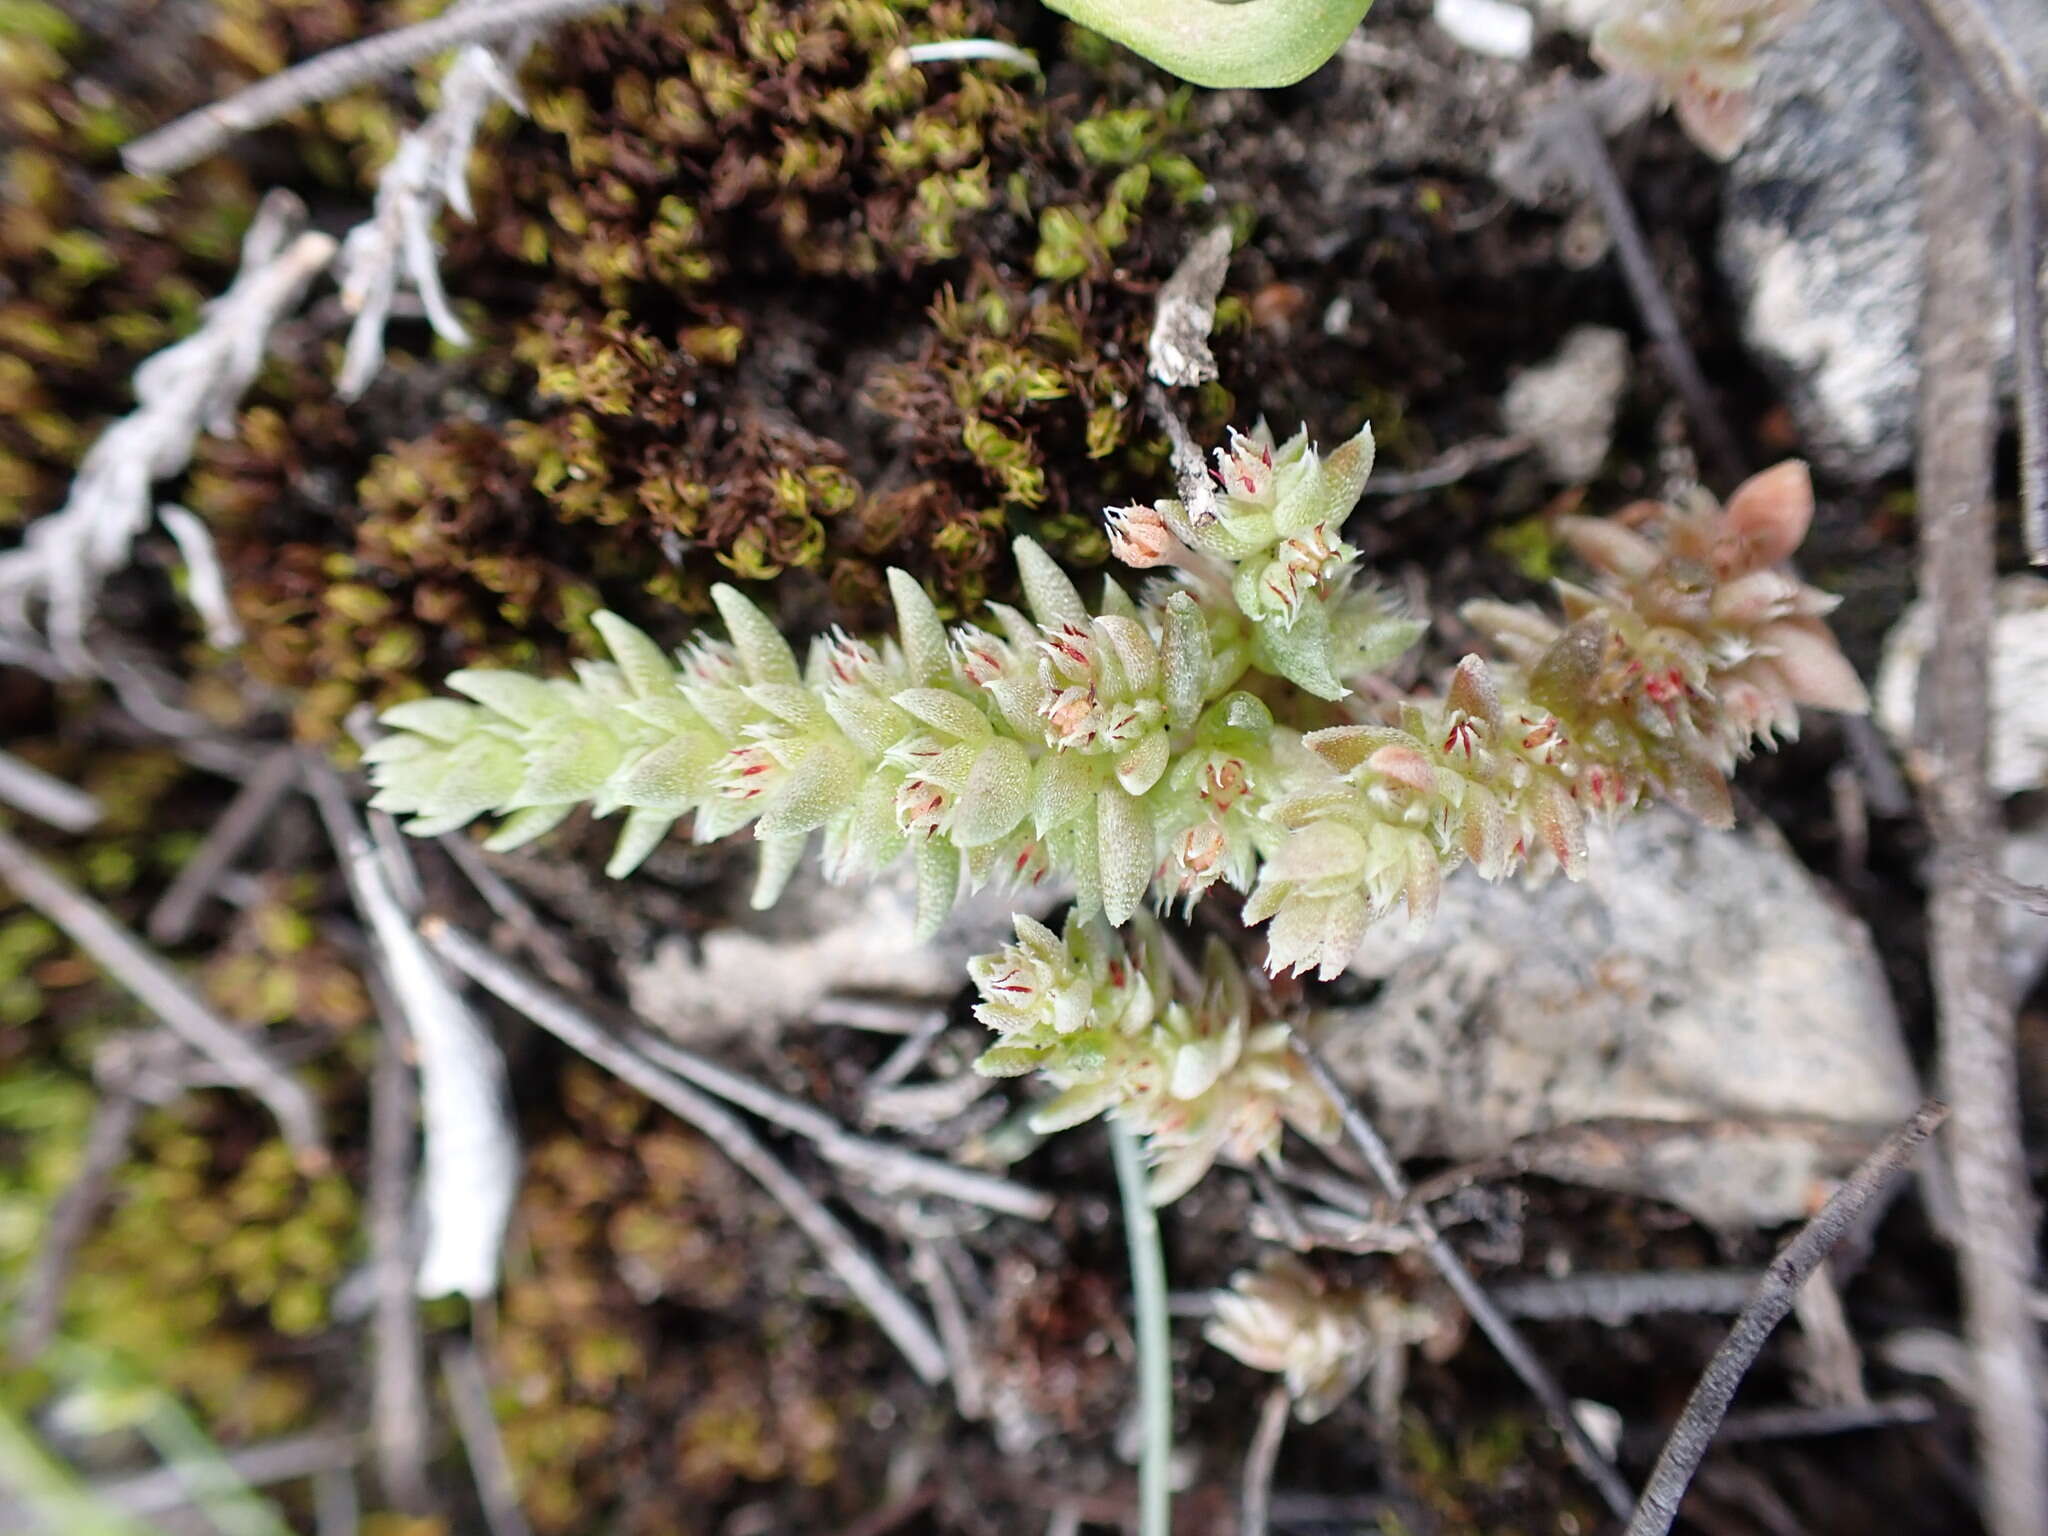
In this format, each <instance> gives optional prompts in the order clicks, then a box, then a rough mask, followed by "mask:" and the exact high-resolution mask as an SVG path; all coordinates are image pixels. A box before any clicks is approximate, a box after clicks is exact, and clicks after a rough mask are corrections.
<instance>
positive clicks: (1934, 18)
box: [1885, 0, 2048, 565]
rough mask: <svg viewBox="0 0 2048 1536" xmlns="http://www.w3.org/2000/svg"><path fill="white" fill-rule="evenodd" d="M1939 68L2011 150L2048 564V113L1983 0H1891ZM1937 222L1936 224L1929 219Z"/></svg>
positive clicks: (2033, 547)
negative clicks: (2047, 248) (2044, 321)
mask: <svg viewBox="0 0 2048 1536" xmlns="http://www.w3.org/2000/svg"><path fill="white" fill-rule="evenodd" d="M1885 8H1886V9H1887V10H1888V11H1889V12H1890V13H1891V15H1892V18H1893V19H1894V20H1895V21H1897V22H1898V23H1899V25H1900V26H1901V27H1902V28H1903V29H1904V30H1905V32H1906V33H1907V35H1908V36H1909V37H1911V38H1912V40H1913V45H1914V48H1915V50H1916V51H1917V52H1918V53H1919V55H1920V58H1921V60H1922V62H1923V63H1924V64H1925V65H1926V66H1927V68H1928V70H1929V71H1930V73H1931V74H1933V75H1934V76H1936V77H1938V78H1939V80H1940V81H1941V84H1942V85H1943V86H1944V87H1945V88H1946V89H1947V91H1948V92H1949V94H1950V95H1951V96H1952V97H1953V99H1954V101H1955V103H1956V105H1957V106H1959V107H1961V108H1962V109H1963V111H1964V112H1965V113H1966V114H1967V115H1968V117H1969V119H1970V124H1971V126H1972V127H1973V128H1974V129H1975V130H1976V132H1977V136H1978V138H1979V139H1981V140H1982V141H1983V143H1984V145H1985V146H1986V147H1987V148H1990V149H2000V148H2002V149H2003V150H2004V151H2005V154H2006V161H2005V172H2006V188H2007V194H2008V198H2009V206H2008V208H2007V223H2006V244H2007V254H2008V261H2009V265H2010V267H2011V277H2012V283H2013V293H2012V301H2013V351H2014V357H2015V359H2016V364H2017V368H2016V373H2017V383H2018V386H2019V388H2018V391H2017V394H2018V409H2019V427H2020V528H2021V531H2022V533H2023V534H2024V536H2025V539H2026V546H2027V558H2028V559H2029V560H2031V561H2032V562H2033V563H2034V564H2035V565H2042V564H2048V360H2044V357H2043V348H2044V347H2048V340H2044V338H2043V336H2042V331H2041V278H2042V259H2043V253H2042V221H2041V171H2042V163H2043V160H2044V158H2048V115H2044V113H2043V110H2042V108H2041V107H2040V105H2039V104H2038V103H2037V102H2036V101H2035V99H2034V91H2033V86H2032V83H2031V82H2030V81H2029V79H2028V78H2027V70H2026V66H2025V65H2024V64H2023V63H2022V62H2021V61H2020V58H2019V56H2018V54H2016V53H2015V52H2014V51H2013V48H2012V46H2011V44H2010V42H2009V41H2008V40H2007V39H2006V36H2005V33H2004V30H2003V28H2002V27H2001V25H2000V23H1999V20H1998V18H1997V16H1996V15H1994V14H1993V13H1992V12H1991V11H1990V10H1988V9H1987V8H1986V7H1985V6H1984V5H1983V3H1982V0H1885ZM1930 227H1932V226H1930Z"/></svg>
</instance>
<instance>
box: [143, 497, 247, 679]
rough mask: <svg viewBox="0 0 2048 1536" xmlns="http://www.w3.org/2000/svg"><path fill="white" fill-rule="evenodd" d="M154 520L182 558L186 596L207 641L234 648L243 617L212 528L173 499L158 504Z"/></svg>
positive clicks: (238, 641)
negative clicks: (237, 612) (231, 593)
mask: <svg viewBox="0 0 2048 1536" xmlns="http://www.w3.org/2000/svg"><path fill="white" fill-rule="evenodd" d="M156 520H157V521H158V522H160V523H162V524H163V525H164V532H165V533H168V534H169V535H170V536H171V542H172V543H173V544H175V545H177V546H178V554H179V556H180V557H181V558H182V559H183V560H184V562H185V600H186V601H187V602H189V603H190V604H191V605H192V611H193V612H194V613H196V614H198V615H199V622H200V623H201V624H203V625H205V626H206V643H207V644H208V645H210V646H212V647H213V648H214V649H215V650H217V651H231V650H233V649H234V648H235V647H236V646H238V645H240V644H241V643H242V621H241V620H240V619H238V618H236V617H235V605H234V602H233V600H232V599H230V598H229V597H228V578H227V572H225V571H223V570H222V569H221V564H220V550H219V548H218V547H217V546H216V545H215V544H214V542H213V534H212V532H211V531H210V530H209V529H208V528H207V526H206V524H205V523H204V522H203V521H201V519H200V517H199V514H198V513H196V512H192V511H189V510H188V509H186V508H184V507H181V506H179V505H178V504H177V503H176V502H166V503H164V505H162V506H160V507H158V508H157V509H156Z"/></svg>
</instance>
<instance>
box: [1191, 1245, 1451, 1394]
mask: <svg viewBox="0 0 2048 1536" xmlns="http://www.w3.org/2000/svg"><path fill="white" fill-rule="evenodd" d="M1215 1306H1216V1310H1215V1315H1214V1316H1213V1317H1212V1318H1211V1319H1210V1321H1209V1325H1208V1327H1207V1328H1205V1329H1204V1330H1203V1336H1204V1337H1205V1338H1207V1339H1208V1341H1209V1342H1210V1343H1211V1344H1213V1345H1215V1346H1216V1347H1217V1348H1218V1349H1220V1350H1222V1351H1223V1352H1224V1353H1225V1354H1228V1355H1232V1356H1235V1357H1236V1358H1237V1359H1239V1360H1241V1361H1243V1362H1244V1363H1245V1364H1246V1365H1248V1366H1250V1367H1251V1368H1252V1369H1253V1370H1255V1371H1271V1372H1273V1373H1274V1374H1275V1375H1277V1376H1279V1377H1280V1378H1281V1380H1282V1381H1283V1382H1284V1383H1285V1384H1286V1387H1287V1395H1288V1396H1289V1397H1291V1398H1293V1399H1294V1416H1295V1417H1296V1418H1297V1419H1299V1420H1301V1422H1302V1423H1304V1424H1313V1423H1314V1422H1315V1421H1316V1420H1317V1419H1320V1418H1322V1417H1324V1416H1325V1415H1327V1414H1328V1413H1329V1412H1330V1410H1331V1409H1333V1408H1335V1407H1336V1406H1337V1405H1338V1404H1339V1403H1341V1402H1342V1401H1343V1400H1344V1399H1345V1398H1347V1397H1349V1396H1350V1395H1351V1392H1352V1389H1353V1388H1355V1387H1356V1386H1357V1385H1358V1384H1359V1382H1361V1381H1363V1380H1364V1379H1365V1378H1366V1376H1367V1375H1368V1374H1370V1373H1371V1372H1373V1371H1374V1370H1375V1369H1380V1368H1383V1367H1384V1365H1385V1363H1386V1362H1387V1361H1388V1360H1389V1359H1390V1358H1391V1357H1392V1356H1393V1355H1394V1354H1395V1353H1396V1352H1398V1351H1399V1350H1401V1349H1402V1348H1404V1347H1405V1346H1407V1345H1409V1344H1412V1343H1419V1342H1421V1341H1422V1340H1423V1339H1425V1338H1427V1337H1428V1336H1429V1334H1430V1333H1431V1332H1432V1331H1433V1329H1434V1327H1435V1321H1434V1319H1433V1318H1432V1317H1431V1316H1430V1314H1429V1312H1428V1311H1427V1310H1426V1309H1424V1308H1421V1307H1417V1306H1413V1305H1411V1304H1409V1303H1407V1302H1404V1301H1402V1300H1400V1299H1399V1298H1398V1297H1396V1296H1393V1295H1390V1294H1388V1293H1386V1292H1383V1291H1368V1290H1362V1289H1357V1288H1353V1287H1348V1286H1339V1285H1333V1284H1330V1283H1328V1282H1326V1281H1325V1280H1323V1279H1322V1278H1321V1277H1320V1276H1318V1275H1317V1274H1316V1273H1315V1272H1314V1271H1313V1270H1311V1269H1310V1268H1309V1267H1308V1266H1307V1265H1306V1264H1304V1263H1302V1261H1301V1260H1300V1259H1298V1258H1296V1257H1295V1256H1294V1255H1293V1254H1288V1253H1275V1254H1271V1255H1269V1256H1268V1257H1267V1259H1266V1261H1265V1263H1264V1264H1262V1265H1261V1266H1260V1267H1259V1268H1258V1269H1255V1270H1240V1271H1239V1272H1238V1273H1237V1274H1235V1275H1233V1276H1231V1280H1230V1289H1229V1290H1227V1291H1218V1292H1216V1295H1215Z"/></svg>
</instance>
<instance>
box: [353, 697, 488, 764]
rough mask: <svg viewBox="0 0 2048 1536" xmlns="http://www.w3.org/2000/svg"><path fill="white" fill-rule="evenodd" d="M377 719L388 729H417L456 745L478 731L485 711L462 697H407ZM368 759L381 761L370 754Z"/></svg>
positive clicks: (426, 734)
mask: <svg viewBox="0 0 2048 1536" xmlns="http://www.w3.org/2000/svg"><path fill="white" fill-rule="evenodd" d="M378 719H379V720H380V721H382V723H383V724H384V727H385V728H386V729H387V730H393V731H417V732H418V733H419V734H420V735H422V736H427V737H431V738H432V739H433V740H435V741H445V742H447V743H448V744H449V745H450V746H453V745H454V744H455V743H456V742H458V741H461V740H463V739H464V738H465V737H467V736H469V735H471V734H472V733H473V732H474V731H475V730H476V728H477V726H478V725H480V724H481V723H482V721H483V712H482V711H481V710H479V709H478V708H477V707H476V706H475V705H474V704H465V703H463V702H462V701H461V700H460V699H407V700H406V701H405V702H404V703H403V704H394V705H392V706H391V707H390V708H389V709H387V710H385V711H384V713H383V714H382V715H380V716H378ZM387 739H389V738H387ZM401 739H402V738H401ZM382 745H383V743H382V742H379V743H378V746H382ZM366 760H367V761H370V762H376V761H379V759H376V758H370V757H367V754H366Z"/></svg>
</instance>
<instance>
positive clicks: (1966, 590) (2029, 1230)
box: [1909, 92, 2048, 1536]
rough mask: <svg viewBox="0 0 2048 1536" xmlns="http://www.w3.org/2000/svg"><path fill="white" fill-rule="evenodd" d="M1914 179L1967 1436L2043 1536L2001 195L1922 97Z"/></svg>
mask: <svg viewBox="0 0 2048 1536" xmlns="http://www.w3.org/2000/svg"><path fill="white" fill-rule="evenodd" d="M1925 117H1926V122H1927V145H1928V150H1927V167H1926V170H1925V172H1924V174H1923V176H1922V188H1923V194H1922V195H1923V206H1924V214H1923V222H1924V227H1925V228H1926V229H1927V230H1929V231H1930V232H1931V233H1930V237H1929V239H1928V241H1927V293H1926V299H1925V306H1924V308H1923V310H1922V313H1921V319H1920V354H1921V385H1920V422H1919V465H1918V470H1917V480H1918V494H1919V506H1920V516H1919V529H1920V569H1921V590H1922V592H1923V593H1924V594H1925V597H1926V601H1927V603H1928V605H1929V607H1930V608H1931V609H1932V610H1933V612H1934V618H1935V623H1934V646H1933V649H1932V652H1931V653H1930V656H1929V660H1928V665H1929V668H1930V673H1929V683H1928V686H1927V687H1925V688H1923V689H1922V691H1921V696H1922V697H1923V698H1924V699H1926V700H1927V701H1928V702H1929V705H1930V706H1931V707H1929V708H1926V709H1924V710H1923V711H1922V713H1921V729H1922V730H1923V731H1924V732H1925V733H1926V740H1925V742H1924V743H1923V744H1922V745H1921V747H1920V749H1919V750H1918V751H1917V752H1916V753H1915V754H1914V759H1915V760H1913V761H1912V762H1910V764H1909V767H1910V768H1911V770H1912V773H1913V777H1914V778H1915V780H1916V781H1917V783H1918V787H1919V789H1920V791H1921V796H1922V803H1923V804H1924V806H1925V807H1926V810H1927V815H1928V820H1929V825H1930V829H1931V831H1932V833H1933V837H1934V858H1933V861H1932V866H1931V870H1930V884H1931V887H1932V890H1931V894H1930V896H1929V899H1928V915H1929V952H1930V960H1931V964H1932V969H1933V979H1934V989H1935V1021H1936V1026H1937V1029H1938V1031H1939V1038H1940V1055H1939V1068H1940V1078H1941V1083H1942V1086H1943V1089H1944V1091H1945V1092H1946V1093H1947V1094H1948V1096H1949V1098H1950V1099H1951V1101H1952V1102H1953V1103H1954V1105H1955V1118H1954V1121H1953V1123H1952V1125H1951V1126H1950V1129H1949V1133H1948V1136H1947V1137H1946V1147H1947V1151H1948V1153H1949V1155H1950V1158H1951V1160H1952V1163H1953V1166H1954V1170H1955V1184H1956V1194H1957V1200H1958V1204H1959V1208H1960V1211H1961V1215H1962V1223H1961V1234H1960V1236H1961V1244H1960V1246H1961V1255H1960V1257H1961V1268H1962V1279H1963V1303H1964V1305H1963V1320H1964V1331H1965V1335H1966V1337H1967V1338H1968V1340H1969V1343H1970V1348H1971V1351H1972V1354H1973V1356H1974V1357H1975V1361H1976V1371H1977V1391H1976V1394H1975V1407H1976V1429H1977V1440H1978V1448H1979V1453H1980V1455H1981V1456H1982V1458H1983V1461H1984V1468H1985V1478H1986V1483H1987V1505H1988V1507H1987V1509H1986V1520H1987V1524H1988V1525H1989V1526H1990V1527H1991V1529H1992V1530H1993V1531H1995V1532H1997V1533H1998V1536H2043V1533H2048V1429H2044V1423H2043V1417H2042V1412H2041V1405H2040V1402H2039V1400H2038V1397H2037V1395H2036V1392H2035V1387H2034V1383H2035V1382H2036V1381H2038V1380H2039V1379H2040V1373H2041V1364H2042V1356H2041V1346H2040V1338H2039V1335H2038V1333H2037V1332H2036V1330H2035V1327H2034V1325H2033V1322H2032V1321H2031V1319H2030V1318H2029V1317H2028V1315H2027V1292H2028V1289H2029V1287H2030V1286H2031V1284H2032V1280H2033V1268H2034V1262H2035V1241H2036V1237H2035V1234H2036V1213H2035V1209H2034V1202H2033V1194H2032V1190H2031V1188H2030V1186H2029V1184H2028V1180H2027V1174H2026V1158H2025V1149H2024V1144H2023V1141H2022V1137H2021V1129H2020V1117H2019V1091H2018V1082H2019V1075H2018V1064H2017V1061H2016V1058H2015V1046H2014V1023H2013V1005H2012V999H2011V997H2010V996H2009V994H2008V988H2007V984H2006V980H2005V975H2004V970H2003V966H2002V963H2001V959H2000V956H1999V951H1998V931H1999V928H1998V911H1997V907H1996V904H1995V901H1994V899H1993V898H1992V897H1991V896H1990V895H1989V894H1988V893H1987V892H1986V890H1985V889H1984V886H1983V883H1982V881H1981V880H1980V878H1979V877H1978V876H1977V875H1976V873H1975V872H1974V871H1975V869H1976V868H1977V866H1978V865H1979V864H1980V863H1981V862H1982V857H1983V850H1986V849H1989V848H1991V847H1993V846H1995V838H1996V835H1997V829H1998V810H1997V807H1996V806H1995V804H1994V803H1993V801H1992V798H1991V794H1990V790H1989V788H1988V786H1987V783H1986V777H1985V775H1986V765H1987V762H1988V759H1989V753H1990V730H1991V722H1992V720H1993V718H1994V715H1993V712H1992V703H1991V694H1990V677H1989V672H1990V665H1989V657H1990V649H1991V631H1992V622H1993V618H1994V615H1995V613H1996V611H1997V602H1996V590H1995V589H1996V581H1997V575H1996V547H1995V546H1996V527H1995V520H1996V511H1995V508H1994V505H1993V475H1992V462H1993V455H1994V452H1995V448H1996V441H1997V425H1998V409H1997V396H1996V380H1997V356H1996V352H1995V350H1994V347H1993V342H1992V327H1991V319H1992V311H1991V306H1990V303H1989V300H1988V296H1989V295H1990V294H1991V293H1992V292H1993V291H1994V289H1995V284H1996V274H1995V272H1994V264H1993V259H1992V254H1991V237H1992V232H1993V231H1992V225H1993V221H1994V219H1995V216H1996V202H1997V198H1996V191H1995V178H1994V175H1993V171H1992V167H1991V165H1990V163H1989V159H1988V156H1987V154H1986V153H1985V151H1984V149H1983V147H1982V146H1981V145H1980V144H1979V143H1978V141H1977V140H1976V138H1975V137H1974V136H1973V135H1972V133H1971V131H1970V128H1969V125H1968V124H1967V123H1966V122H1965V121H1964V119H1963V117H1962V114H1961V111H1960V109H1959V108H1958V107H1957V106H1956V105H1955V104H1954V103H1953V102H1951V101H1949V100H1946V99H1944V97H1943V96H1942V95H1941V93H1939V92H1929V94H1928V99H1927V102H1926V108H1925Z"/></svg>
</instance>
